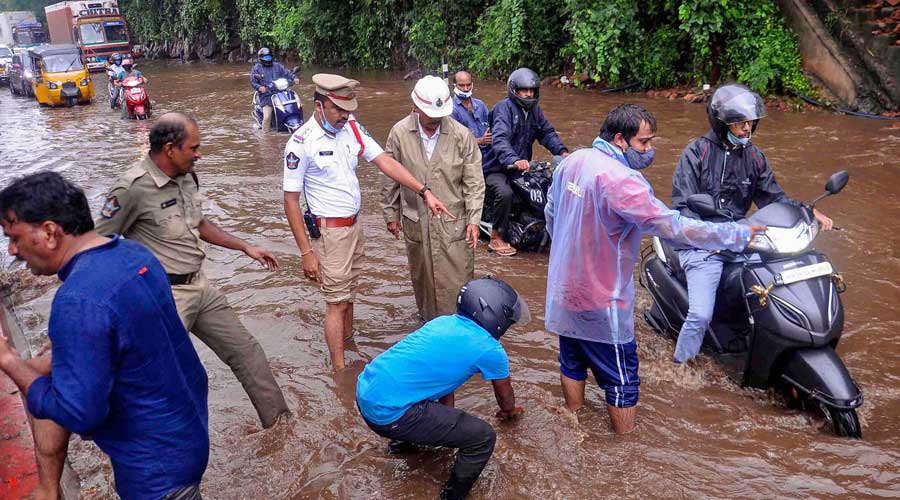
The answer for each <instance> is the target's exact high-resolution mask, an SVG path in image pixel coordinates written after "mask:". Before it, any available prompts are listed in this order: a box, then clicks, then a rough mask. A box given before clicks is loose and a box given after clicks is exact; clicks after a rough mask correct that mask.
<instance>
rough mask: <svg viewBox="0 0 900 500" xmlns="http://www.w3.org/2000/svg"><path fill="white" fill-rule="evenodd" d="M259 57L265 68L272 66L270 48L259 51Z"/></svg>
mask: <svg viewBox="0 0 900 500" xmlns="http://www.w3.org/2000/svg"><path fill="white" fill-rule="evenodd" d="M256 55H257V57H259V62H261V63H262V64H263V66H271V65H272V61H273V59H272V51H271V50H269V48H268V47H263V48H261V49H259V52H257V53H256Z"/></svg>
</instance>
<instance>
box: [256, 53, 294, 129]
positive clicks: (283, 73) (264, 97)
mask: <svg viewBox="0 0 900 500" xmlns="http://www.w3.org/2000/svg"><path fill="white" fill-rule="evenodd" d="M256 55H257V56H258V58H259V62H257V63H256V64H255V65H253V69H252V70H251V71H250V86H251V87H252V88H253V90H254V91H256V92H258V93H259V104H260V106H262V111H263V119H262V125H261V128H262V132H263V133H264V134H265V133H267V132H268V131H269V129H270V128H271V126H272V116H273V114H274V108H273V107H272V92H271V90H272V87H271V85H272V82H274V81H275V80H277V79H279V78H284V79H286V80H288V81H289V82H293V83H295V84H296V83H299V82H300V80H299V79H298V78H297V77H296V76H295V75H294V74H293V73H292V72H290V71H288V70H287V69H286V68H285V67H284V66H282V64H281V63H279V62H275V59H274V58H273V57H272V51H271V50H269V49H268V47H263V48H261V49H259V52H257V54H256Z"/></svg>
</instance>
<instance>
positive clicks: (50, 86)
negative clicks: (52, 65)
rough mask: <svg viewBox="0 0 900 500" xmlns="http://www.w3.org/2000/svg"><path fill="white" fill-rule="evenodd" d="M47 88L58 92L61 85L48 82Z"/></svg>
mask: <svg viewBox="0 0 900 500" xmlns="http://www.w3.org/2000/svg"><path fill="white" fill-rule="evenodd" d="M47 88H48V89H50V90H56V89H58V88H59V85H57V84H56V83H55V82H47Z"/></svg>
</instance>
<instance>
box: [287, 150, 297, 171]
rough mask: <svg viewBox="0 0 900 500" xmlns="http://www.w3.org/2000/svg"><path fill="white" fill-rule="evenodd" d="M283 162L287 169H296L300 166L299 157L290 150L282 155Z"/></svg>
mask: <svg viewBox="0 0 900 500" xmlns="http://www.w3.org/2000/svg"><path fill="white" fill-rule="evenodd" d="M284 164H285V165H287V168H288V170H296V169H297V167H298V166H300V157H299V156H297V155H295V154H294V153H293V152H290V153H288V155H287V156H285V157H284Z"/></svg>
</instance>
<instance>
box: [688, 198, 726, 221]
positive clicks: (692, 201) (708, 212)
mask: <svg viewBox="0 0 900 500" xmlns="http://www.w3.org/2000/svg"><path fill="white" fill-rule="evenodd" d="M687 206H688V208H690V209H691V211H693V212H694V213H696V214H697V215H699V216H700V217H712V216H713V215H717V214H718V213H719V211H718V210H717V209H716V200H714V199H713V197H712V196H711V195H709V194H706V193H701V194H692V195H690V196H688V199H687Z"/></svg>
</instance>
